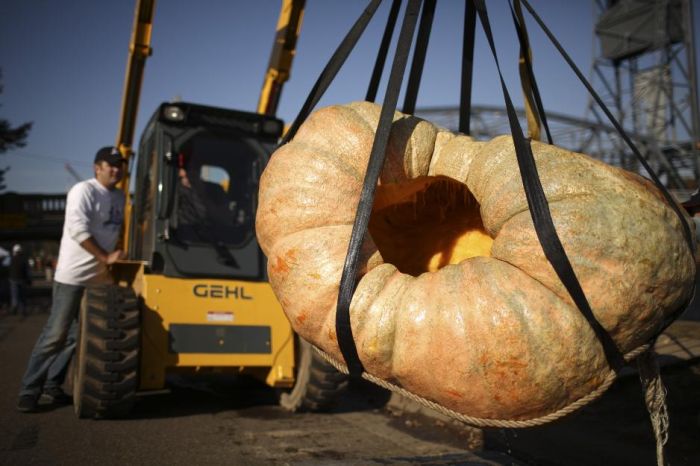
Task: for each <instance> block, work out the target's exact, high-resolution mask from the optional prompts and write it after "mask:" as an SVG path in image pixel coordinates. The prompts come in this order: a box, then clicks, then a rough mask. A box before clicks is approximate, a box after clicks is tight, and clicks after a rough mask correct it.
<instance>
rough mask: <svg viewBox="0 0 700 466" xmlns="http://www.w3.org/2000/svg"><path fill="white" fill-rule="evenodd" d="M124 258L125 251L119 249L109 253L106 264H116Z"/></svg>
mask: <svg viewBox="0 0 700 466" xmlns="http://www.w3.org/2000/svg"><path fill="white" fill-rule="evenodd" d="M122 258H124V251H122V250H121V249H117V250H116V251H112V252H110V253H109V254H107V260H105V264H107V265H110V264H114V263H115V262H117V261H118V260H119V259H122Z"/></svg>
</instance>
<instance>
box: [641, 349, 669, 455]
mask: <svg viewBox="0 0 700 466" xmlns="http://www.w3.org/2000/svg"><path fill="white" fill-rule="evenodd" d="M637 367H638V368H639V380H641V382H642V389H643V390H644V401H645V403H646V406H647V411H649V418H650V419H651V425H652V427H653V428H654V437H656V464H657V465H658V466H664V464H665V463H664V445H666V442H668V429H669V422H670V421H669V416H668V409H667V407H666V387H665V386H664V383H663V380H661V374H660V373H659V363H658V360H657V359H656V354H655V353H654V350H653V349H650V350H648V351H645V352H644V353H643V354H642V355H641V356H639V359H637Z"/></svg>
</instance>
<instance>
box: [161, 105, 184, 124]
mask: <svg viewBox="0 0 700 466" xmlns="http://www.w3.org/2000/svg"><path fill="white" fill-rule="evenodd" d="M163 117H164V118H165V119H166V120H170V121H182V120H184V119H185V112H183V111H182V109H181V108H180V107H177V106H175V105H168V106H167V107H165V108H163Z"/></svg>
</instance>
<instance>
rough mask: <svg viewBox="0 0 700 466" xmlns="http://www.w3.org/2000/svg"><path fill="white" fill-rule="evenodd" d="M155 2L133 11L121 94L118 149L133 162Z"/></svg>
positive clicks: (125, 187) (124, 244)
mask: <svg viewBox="0 0 700 466" xmlns="http://www.w3.org/2000/svg"><path fill="white" fill-rule="evenodd" d="M155 4H156V0H137V1H136V8H135V10H134V25H133V28H132V31H131V40H130V42H129V57H128V60H127V63H126V75H125V76H124V91H123V93H122V105H121V116H120V117H119V130H118V132H117V141H116V144H115V145H116V147H117V148H118V149H119V152H120V153H121V155H122V157H123V158H125V159H126V160H127V161H131V158H132V157H133V154H134V151H133V149H132V145H133V142H134V129H135V127H136V117H137V115H138V108H139V98H140V97H141V85H142V83H143V71H144V68H145V67H146V60H147V59H148V57H149V56H151V53H152V52H153V49H151V32H152V30H153V14H154V11H155ZM129 166H130V164H129V163H127V164H126V167H125V174H124V178H123V179H122V181H121V183H120V184H119V188H120V189H121V190H122V191H124V195H125V196H126V209H127V210H126V212H125V213H124V214H125V215H124V230H122V240H121V241H120V243H121V244H120V247H121V248H122V249H124V250H127V248H128V246H129V244H128V243H129V237H128V236H129V235H128V232H129V231H130V219H131V208H130V206H131V199H130V194H129Z"/></svg>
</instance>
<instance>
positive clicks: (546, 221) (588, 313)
mask: <svg viewBox="0 0 700 466" xmlns="http://www.w3.org/2000/svg"><path fill="white" fill-rule="evenodd" d="M472 1H473V3H474V6H475V8H476V10H477V12H478V14H479V18H480V19H481V24H482V26H483V28H484V33H485V34H486V38H487V39H488V42H489V47H490V48H491V53H492V54H493V58H494V60H495V61H496V69H497V70H498V75H499V78H500V80H501V87H502V89H503V97H504V99H505V104H506V110H507V112H508V120H509V123H510V130H511V133H512V136H513V143H514V145H515V153H516V157H517V160H518V167H519V168H520V175H521V178H522V182H523V188H524V190H525V196H526V197H527V203H528V206H529V208H530V215H531V216H532V221H533V223H534V225H535V231H536V233H537V238H538V239H539V241H540V244H541V245H542V249H543V251H544V254H545V257H546V258H547V260H548V261H549V262H550V264H552V267H553V268H554V271H555V272H556V274H557V276H558V277H559V280H561V282H562V283H563V284H564V286H565V287H566V290H567V291H568V292H569V295H570V296H571V298H572V299H573V300H574V302H575V303H576V306H578V309H579V310H580V311H581V313H582V314H583V316H584V317H585V318H586V320H587V321H588V323H589V325H590V326H591V328H592V329H593V331H594V332H595V334H596V336H597V337H598V339H599V340H600V342H601V344H602V346H603V351H604V352H605V356H606V358H607V360H608V364H609V365H610V367H612V368H613V369H615V370H616V371H617V370H619V369H621V368H622V366H623V365H624V359H623V356H622V353H620V350H619V349H618V348H617V346H616V345H615V342H614V341H613V339H612V337H610V335H609V334H608V333H607V331H606V330H605V329H604V328H603V326H602V325H601V324H600V322H598V321H597V320H596V318H595V316H594V315H593V311H592V310H591V307H590V305H589V304H588V300H587V299H586V296H585V294H584V293H583V289H582V288H581V285H580V283H579V282H578V279H577V278H576V274H575V273H574V270H573V268H572V266H571V263H570V262H569V258H568V257H567V256H566V252H565V251H564V247H563V245H562V244H561V241H560V240H559V236H558V235H557V232H556V229H555V228H554V222H553V221H552V215H551V213H550V211H549V204H548V203H547V198H546V197H545V195H544V190H543V189H542V184H541V183H540V178H539V175H538V173H537V166H536V165H535V158H534V156H533V154H532V148H531V147H530V141H529V140H527V139H525V136H524V135H523V130H522V128H521V127H520V122H519V121H518V117H517V114H516V113H515V108H514V107H513V102H512V101H511V99H510V95H509V93H508V89H507V88H506V83H505V81H504V80H503V74H502V73H501V68H500V65H499V63H498V56H497V54H496V46H495V44H494V40H493V34H492V33H491V25H490V23H489V18H488V14H487V12H486V4H485V3H484V0H472Z"/></svg>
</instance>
